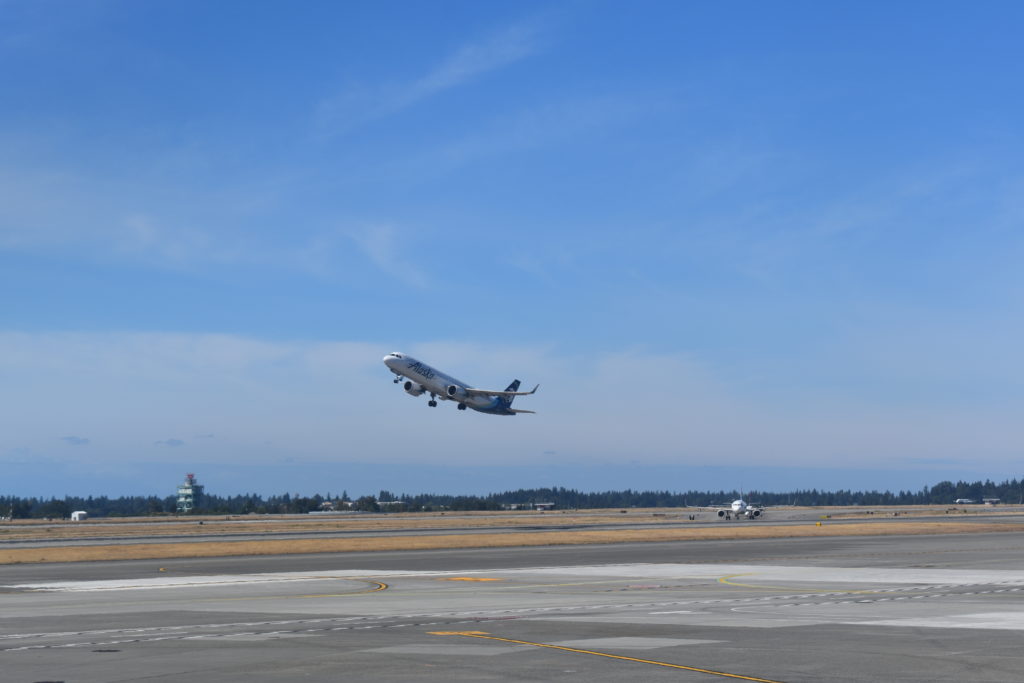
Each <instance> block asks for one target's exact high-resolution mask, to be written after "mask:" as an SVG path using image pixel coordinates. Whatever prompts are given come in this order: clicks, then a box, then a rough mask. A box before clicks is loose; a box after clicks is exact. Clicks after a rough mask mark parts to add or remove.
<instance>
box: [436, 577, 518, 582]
mask: <svg viewBox="0 0 1024 683" xmlns="http://www.w3.org/2000/svg"><path fill="white" fill-rule="evenodd" d="M504 580H505V579H488V578H484V577H482V576H452V577H445V578H443V579H438V581H504Z"/></svg>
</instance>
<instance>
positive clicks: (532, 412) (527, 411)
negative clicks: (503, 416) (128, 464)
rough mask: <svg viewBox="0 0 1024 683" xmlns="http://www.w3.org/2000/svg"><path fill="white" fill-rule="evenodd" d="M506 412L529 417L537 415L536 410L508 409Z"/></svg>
mask: <svg viewBox="0 0 1024 683" xmlns="http://www.w3.org/2000/svg"><path fill="white" fill-rule="evenodd" d="M508 412H510V413H530V414H531V415H536V414H537V411H536V410H517V409H515V408H509V409H508Z"/></svg>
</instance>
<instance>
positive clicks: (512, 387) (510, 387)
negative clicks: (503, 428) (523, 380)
mask: <svg viewBox="0 0 1024 683" xmlns="http://www.w3.org/2000/svg"><path fill="white" fill-rule="evenodd" d="M505 391H519V380H517V379H514V380H512V384H509V385H508V388H507V389H505ZM514 398H515V396H505V397H503V398H502V400H503V401H504V402H505V407H506V408H508V407H509V406H511V405H512V399H514Z"/></svg>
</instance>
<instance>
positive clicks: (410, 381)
mask: <svg viewBox="0 0 1024 683" xmlns="http://www.w3.org/2000/svg"><path fill="white" fill-rule="evenodd" d="M384 365H386V366H388V370H390V371H391V372H393V373H395V375H397V377H395V384H398V383H399V382H401V381H402V379H403V378H407V379H406V380H405V384H404V385H403V386H404V387H405V392H406V393H407V394H411V395H413V396H421V395H423V394H424V393H428V394H430V400H429V401H427V405H428V406H430V407H431V408H435V407H437V398H438V397H440V398H441V400H442V401H456V402H457V403H458V408H459V410H465V409H466V407H467V406H468V407H470V408H472V409H473V410H476V411H478V412H481V413H490V414H491V415H515V414H517V413H532V412H534V411H532V410H515V409H514V408H512V400H513V399H514V398H515V397H516V396H528V395H530V394H532V393H534V392H536V391H537V389H538V388H539V387H540V385H539V384H538V385H537V386H535V387H534V388H533V391H517V389H519V380H514V381H513V382H512V384H509V385H508V389H505V391H488V390H486V389H474V388H473V387H471V386H468V385H467V384H466V383H465V382H460V381H459V380H457V379H455V378H454V377H451V376H450V375H446V374H444V373H443V372H441V371H440V370H436V369H434V368H432V367H430V366H429V365H427V364H426V363H423V362H421V361H418V360H416V359H415V358H413V357H412V356H407V355H405V354H404V353H398V352H397V351H396V352H395V353H389V354H388V355H386V356H384Z"/></svg>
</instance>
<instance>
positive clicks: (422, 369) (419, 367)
mask: <svg viewBox="0 0 1024 683" xmlns="http://www.w3.org/2000/svg"><path fill="white" fill-rule="evenodd" d="M409 369H410V370H412V371H413V372H415V373H416V374H417V375H419V376H420V377H423V378H425V379H434V376H435V375H434V371H433V370H431V369H430V368H428V367H427V366H425V365H423V363H421V362H419V361H415V362H413V363H409Z"/></svg>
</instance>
